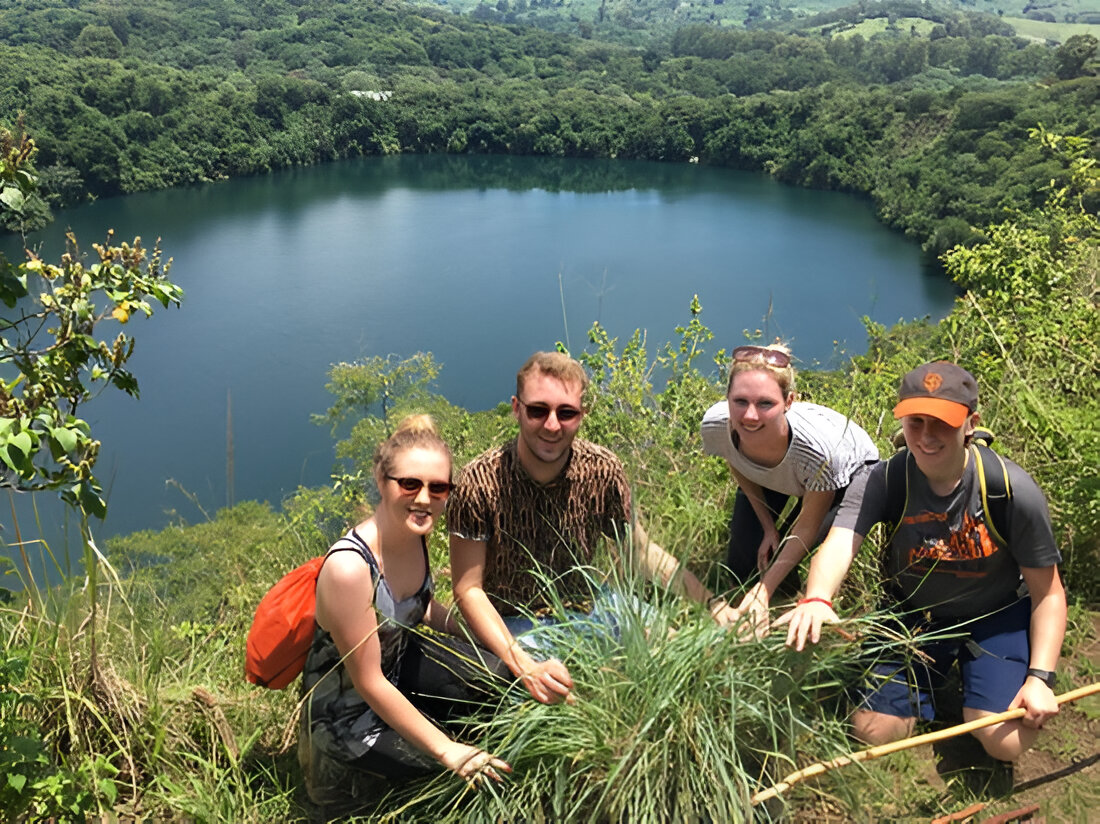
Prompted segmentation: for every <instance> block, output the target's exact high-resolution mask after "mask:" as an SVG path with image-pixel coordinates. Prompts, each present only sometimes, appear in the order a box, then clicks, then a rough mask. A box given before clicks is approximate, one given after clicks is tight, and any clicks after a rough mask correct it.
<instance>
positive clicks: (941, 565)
mask: <svg viewBox="0 0 1100 824" xmlns="http://www.w3.org/2000/svg"><path fill="white" fill-rule="evenodd" d="M1005 464H1006V466H1007V467H1008V477H1009V484H1010V486H1011V490H1012V503H1011V504H1010V506H1009V511H1010V512H1011V517H1010V522H1009V524H1008V528H1007V530H1006V529H1005V528H1004V525H1002V524H1000V523H998V524H997V526H998V528H999V529H1000V531H1001V532H1002V534H1005V535H1006V538H1007V541H1008V546H1007V548H1003V547H1001V546H999V545H998V544H997V543H996V542H995V541H994V540H993V538H992V536H991V535H990V533H989V530H988V529H987V527H986V524H985V513H983V512H982V496H981V488H980V485H979V484H978V479H977V474H976V471H975V468H974V460H973V459H970V460H968V462H967V466H966V469H965V471H964V472H963V477H962V480H961V481H960V483H959V485H958V486H957V487H955V489H954V490H953V491H952V492H951V493H950V494H948V495H944V496H940V495H936V494H935V493H934V492H933V491H932V490H931V488H930V487H929V486H928V481H927V480H926V479H925V477H924V475H923V474H922V473H921V472H920V470H919V469H917V468H916V466H915V464H913V465H912V466H911V468H910V471H909V488H908V497H907V500H906V505H905V513H904V515H903V517H902V520H901V523H900V524H899V525H898V528H897V530H896V531H895V532H894V535H893V537H892V538H891V539H890V543H889V546H888V548H887V550H886V556H885V558H884V564H883V567H884V572H885V575H886V588H887V592H888V593H889V594H891V595H892V596H893V597H894V598H895V599H897V600H898V601H899V602H900V603H901V604H902V605H903V606H904V607H906V608H911V609H919V610H928V611H930V612H931V613H932V614H933V616H935V617H936V618H951V619H959V618H976V617H979V616H981V615H985V614H987V613H990V612H992V611H994V610H997V609H1000V608H1001V607H1004V606H1006V605H1007V604H1009V603H1012V601H1013V600H1015V597H1016V591H1017V589H1018V587H1019V581H1020V567H1050V566H1054V565H1056V564H1058V563H1060V562H1061V560H1062V556H1061V555H1060V554H1059V552H1058V547H1057V546H1055V543H1054V533H1053V531H1052V529H1051V526H1050V512H1049V510H1048V509H1047V502H1046V498H1045V497H1044V496H1043V493H1042V491H1041V490H1040V489H1039V487H1038V485H1037V484H1036V483H1035V481H1034V480H1033V479H1032V477H1031V476H1030V475H1028V474H1027V473H1026V472H1025V471H1024V470H1023V469H1021V468H1020V467H1019V466H1017V465H1016V464H1015V463H1013V462H1012V461H1009V460H1005ZM891 482H893V481H891ZM897 482H898V483H905V481H904V480H903V479H902V478H898V479H897ZM889 518H890V512H889V501H888V499H887V490H886V462H885V461H883V462H882V463H879V464H877V465H876V466H874V467H872V468H871V471H870V472H865V473H863V474H862V475H861V476H860V477H859V478H858V479H857V480H856V481H855V482H854V483H853V484H852V485H851V487H849V489H848V492H847V494H846V495H845V497H844V502H843V503H842V504H841V505H840V511H839V512H838V513H837V516H836V520H835V521H834V523H833V525H834V526H835V527H841V528H846V529H851V530H853V531H854V532H855V533H856V534H858V535H864V536H865V535H867V533H868V531H869V530H870V529H871V528H872V527H873V526H874V525H875V524H877V523H880V522H884V521H888V520H889Z"/></svg>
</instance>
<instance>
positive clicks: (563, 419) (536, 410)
mask: <svg viewBox="0 0 1100 824" xmlns="http://www.w3.org/2000/svg"><path fill="white" fill-rule="evenodd" d="M516 400H517V401H519V403H520V406H522V407H523V408H524V409H525V410H527V417H528V418H530V419H531V420H533V421H544V420H546V419H547V418H549V417H550V413H551V411H552V412H553V413H554V416H555V417H556V418H557V419H558V421H559V422H560V423H569V422H570V421H575V420H576V419H577V418H579V417H580V416H581V410H579V409H577V408H576V407H575V406H557V407H553V408H551V407H549V406H547V405H546V404H543V403H535V404H531V403H527V402H526V401H524V400H523V399H522V398H516Z"/></svg>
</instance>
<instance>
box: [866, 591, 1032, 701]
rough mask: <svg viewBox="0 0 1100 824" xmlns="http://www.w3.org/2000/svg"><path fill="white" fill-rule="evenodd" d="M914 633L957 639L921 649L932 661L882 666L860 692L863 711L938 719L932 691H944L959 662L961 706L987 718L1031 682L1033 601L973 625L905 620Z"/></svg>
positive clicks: (881, 663) (877, 666) (883, 663)
mask: <svg viewBox="0 0 1100 824" xmlns="http://www.w3.org/2000/svg"><path fill="white" fill-rule="evenodd" d="M902 620H903V621H904V622H905V624H906V625H907V626H908V627H909V628H910V629H911V630H914V629H916V630H920V631H922V632H933V633H937V634H943V633H946V632H951V631H952V630H954V631H956V632H959V633H961V635H960V636H959V637H955V638H947V639H942V640H937V641H932V642H929V643H926V644H922V645H920V647H919V649H920V651H921V652H922V653H924V654H925V655H927V656H929V659H931V660H928V659H923V658H917V659H914V660H912V661H909V662H904V661H881V660H880V661H878V662H876V663H875V665H874V666H873V667H872V669H871V671H870V673H869V674H868V676H867V678H868V684H867V685H866V686H865V687H864V688H863V690H862V692H861V700H860V703H859V708H860V709H865V710H871V711H872V712H880V713H884V714H885V715H894V716H897V717H898V718H914V717H918V718H922V719H924V720H925V721H931V720H932V719H933V718H935V715H936V707H935V701H934V698H933V695H932V693H933V691H934V690H937V689H939V688H940V687H941V686H943V683H944V681H945V680H946V678H947V673H948V671H949V670H950V669H951V664H952V663H954V662H955V661H958V662H959V671H960V673H961V675H962V687H963V704H962V705H963V706H964V707H969V708H970V709H975V710H985V711H987V712H1004V711H1005V710H1007V709H1008V705H1009V704H1011V703H1012V699H1013V698H1015V697H1016V693H1017V692H1019V690H1020V687H1021V686H1022V685H1023V683H1024V679H1025V678H1026V677H1027V666H1028V661H1029V658H1030V642H1029V634H1028V633H1029V628H1030V625H1031V599H1030V598H1023V599H1022V600H1020V601H1017V602H1015V603H1013V604H1011V605H1010V606H1007V607H1005V608H1004V609H1002V610H999V611H998V612H995V613H993V614H991V615H987V616H984V617H982V618H979V619H977V620H975V621H970V622H959V621H942V620H941V621H934V620H933V621H926V620H924V619H923V618H922V616H919V615H918V616H916V618H915V620H910V619H909V617H906V618H904V619H902Z"/></svg>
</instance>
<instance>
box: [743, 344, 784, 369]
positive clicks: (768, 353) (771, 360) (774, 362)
mask: <svg viewBox="0 0 1100 824" xmlns="http://www.w3.org/2000/svg"><path fill="white" fill-rule="evenodd" d="M733 359H734V360H735V361H737V362H739V363H752V362H753V361H758V360H759V361H764V363H766V364H767V365H768V366H774V367H776V368H777V369H783V368H785V367H787V366H790V365H791V356H790V355H788V354H787V353H786V352H784V351H783V350H781V349H768V348H767V347H764V346H738V347H737V348H736V349H734V350H733Z"/></svg>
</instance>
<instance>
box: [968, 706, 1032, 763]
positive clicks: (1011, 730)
mask: <svg viewBox="0 0 1100 824" xmlns="http://www.w3.org/2000/svg"><path fill="white" fill-rule="evenodd" d="M968 715H970V713H967V712H965V711H964V713H963V718H964V720H966V721H970V720H973V719H972V718H970V717H968ZM971 735H973V736H974V737H975V738H977V739H978V742H979V743H980V744H981V745H982V748H983V749H984V750H985V751H986V753H987V754H988V755H989V756H991V757H992V758H996V759H997V760H998V761H1015V760H1016V759H1017V758H1019V757H1020V756H1021V755H1023V754H1024V753H1025V752H1027V751H1028V750H1029V749H1031V745H1032V744H1034V743H1035V739H1036V738H1037V737H1038V735H1039V733H1038V730H1031V729H1028V728H1027V727H1025V726H1024V725H1023V724H1021V723H1020V722H1019V721H1006V722H1004V723H1002V724H994V725H992V726H990V727H983V728H982V729H978V730H974V731H973V732H972V733H971Z"/></svg>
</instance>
